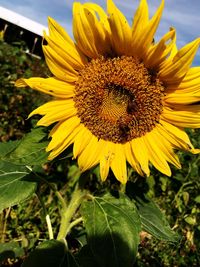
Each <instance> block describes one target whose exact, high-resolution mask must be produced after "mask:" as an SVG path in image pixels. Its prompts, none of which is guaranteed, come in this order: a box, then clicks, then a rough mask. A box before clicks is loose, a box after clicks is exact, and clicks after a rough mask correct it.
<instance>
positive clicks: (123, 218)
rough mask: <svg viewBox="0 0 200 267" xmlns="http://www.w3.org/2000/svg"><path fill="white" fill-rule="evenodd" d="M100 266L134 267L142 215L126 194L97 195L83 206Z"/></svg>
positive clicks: (89, 236)
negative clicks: (116, 195) (114, 195)
mask: <svg viewBox="0 0 200 267" xmlns="http://www.w3.org/2000/svg"><path fill="white" fill-rule="evenodd" d="M81 214H82V216H83V221H84V225H85V227H86V232H87V236H88V245H89V246H90V249H91V252H92V255H93V258H94V260H95V261H96V264H97V265H96V266H99V267H102V266H105V267H106V266H115V267H119V266H126V267H129V266H130V267H132V266H133V262H134V260H135V257H136V253H137V248H138V244H139V232H140V226H141V223H140V218H139V215H138V212H137V209H136V206H135V205H134V203H132V202H131V201H130V200H129V199H128V198H127V197H126V196H125V195H123V194H120V196H119V197H118V198H115V197H113V196H111V195H105V196H104V197H94V198H92V200H91V201H84V202H83V204H82V206H81Z"/></svg>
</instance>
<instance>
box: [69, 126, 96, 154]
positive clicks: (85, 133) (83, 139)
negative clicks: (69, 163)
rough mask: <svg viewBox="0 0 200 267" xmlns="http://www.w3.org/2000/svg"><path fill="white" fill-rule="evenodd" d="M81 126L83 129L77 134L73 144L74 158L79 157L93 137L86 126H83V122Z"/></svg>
mask: <svg viewBox="0 0 200 267" xmlns="http://www.w3.org/2000/svg"><path fill="white" fill-rule="evenodd" d="M80 127H81V130H80V132H79V133H78V135H77V136H76V140H75V141H74V146H73V155H74V158H77V157H78V156H79V155H80V154H81V153H82V152H83V150H84V149H85V148H86V147H87V145H88V144H89V142H90V140H91V138H92V133H91V132H90V131H89V130H88V129H87V128H86V127H85V126H83V124H81V125H80Z"/></svg>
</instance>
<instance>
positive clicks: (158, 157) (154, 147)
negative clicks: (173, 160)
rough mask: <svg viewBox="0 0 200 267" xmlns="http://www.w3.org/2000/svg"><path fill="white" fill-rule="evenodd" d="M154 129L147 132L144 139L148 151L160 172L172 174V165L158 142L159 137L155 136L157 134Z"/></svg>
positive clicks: (150, 158)
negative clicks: (170, 165)
mask: <svg viewBox="0 0 200 267" xmlns="http://www.w3.org/2000/svg"><path fill="white" fill-rule="evenodd" d="M153 131H154V130H153ZM153 131H151V132H150V133H147V134H146V135H145V136H144V137H143V140H144V142H145V145H146V148H147V151H148V155H149V160H150V161H151V163H152V164H153V165H154V167H155V168H156V169H158V170H159V171H160V172H162V173H164V174H165V175H167V176H171V170H170V167H169V165H168V163H167V161H166V158H165V155H164V153H163V151H162V149H161V148H160V146H159V145H158V144H157V138H155V135H154V134H153V133H152V132H153Z"/></svg>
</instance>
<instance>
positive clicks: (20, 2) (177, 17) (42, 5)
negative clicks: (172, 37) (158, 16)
mask: <svg viewBox="0 0 200 267" xmlns="http://www.w3.org/2000/svg"><path fill="white" fill-rule="evenodd" d="M160 1H161V0H148V3H149V9H150V15H153V13H154V12H155V10H156V8H157V7H158V6H159V4H160ZM73 2H74V1H73V0H0V6H3V7H6V8H8V9H11V10H13V11H15V12H17V13H19V14H21V15H23V16H26V17H28V18H30V19H33V20H35V21H37V22H39V23H41V24H43V25H45V26H46V25H47V17H48V16H51V17H53V18H54V19H56V20H57V21H58V22H59V23H60V24H61V25H62V26H64V27H65V29H66V30H67V31H68V33H69V34H70V35H72V24H71V20H72V12H71V10H72V5H73ZM79 2H81V3H84V2H88V1H87V0H79ZM89 2H95V3H98V4H99V5H101V6H103V7H104V8H105V6H106V0H93V1H91V0H90V1H89ZM115 3H116V5H117V6H118V7H119V9H120V10H121V11H122V12H123V13H124V14H125V15H126V17H127V19H128V20H129V21H130V22H131V20H132V17H133V14H134V12H135V10H136V8H137V6H138V4H139V0H115ZM199 10H200V0H191V1H189V0H165V9H164V13H163V16H162V21H161V23H160V26H159V28H158V31H157V34H156V40H158V39H159V38H160V37H161V36H162V35H163V34H164V33H165V32H167V31H168V29H169V27H170V26H173V27H175V28H176V30H177V44H178V47H181V46H183V45H185V44H186V43H188V42H190V41H192V40H194V39H195V38H197V37H200V15H199V13H200V12H199ZM197 64H199V65H200V49H199V51H198V53H197V56H196V58H195V65H197Z"/></svg>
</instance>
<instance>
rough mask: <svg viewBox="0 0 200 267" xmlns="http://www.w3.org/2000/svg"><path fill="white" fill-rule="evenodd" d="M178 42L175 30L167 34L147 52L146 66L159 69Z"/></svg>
mask: <svg viewBox="0 0 200 267" xmlns="http://www.w3.org/2000/svg"><path fill="white" fill-rule="evenodd" d="M175 40H176V33H175V30H174V29H173V28H171V29H170V31H169V32H168V33H166V34H165V35H164V36H163V37H162V38H161V40H160V41H159V42H158V43H157V44H155V45H152V46H151V47H150V48H149V51H148V52H147V56H146V58H145V59H144V60H145V65H146V66H148V67H150V68H156V69H158V68H159V65H160V64H161V63H162V62H163V61H164V60H165V59H166V57H167V56H168V54H169V53H170V52H171V50H172V49H173V46H174V43H175Z"/></svg>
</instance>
